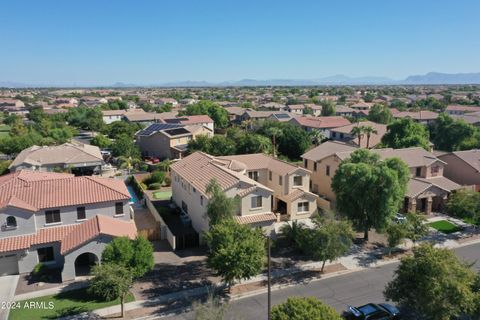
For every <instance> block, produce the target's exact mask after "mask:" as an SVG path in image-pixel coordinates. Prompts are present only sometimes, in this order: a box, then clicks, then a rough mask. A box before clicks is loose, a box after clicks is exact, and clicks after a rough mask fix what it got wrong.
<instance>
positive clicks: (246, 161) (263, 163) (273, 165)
mask: <svg viewBox="0 0 480 320" xmlns="http://www.w3.org/2000/svg"><path fill="white" fill-rule="evenodd" d="M217 159H218V160H226V161H228V165H230V163H231V162H233V161H236V162H237V163H241V164H243V165H244V166H245V170H261V169H268V170H271V171H273V172H275V173H277V174H280V175H285V174H288V173H290V172H293V171H295V170H302V171H306V172H309V171H308V170H306V169H305V168H302V167H299V166H296V165H293V164H291V163H288V162H286V161H282V160H279V159H277V158H273V157H271V156H268V155H266V154H263V153H253V154H240V155H233V156H221V157H217Z"/></svg>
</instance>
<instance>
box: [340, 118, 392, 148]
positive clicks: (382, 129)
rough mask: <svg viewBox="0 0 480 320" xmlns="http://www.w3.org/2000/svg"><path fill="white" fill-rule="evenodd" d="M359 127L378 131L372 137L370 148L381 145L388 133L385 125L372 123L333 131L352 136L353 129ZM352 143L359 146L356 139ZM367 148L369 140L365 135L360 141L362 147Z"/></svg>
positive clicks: (360, 123) (366, 122)
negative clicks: (367, 127)
mask: <svg viewBox="0 0 480 320" xmlns="http://www.w3.org/2000/svg"><path fill="white" fill-rule="evenodd" d="M358 126H370V127H372V128H374V129H375V130H376V131H377V133H373V134H371V135H370V141H369V147H374V146H376V145H377V144H379V143H380V142H381V140H382V137H383V136H384V134H385V133H387V126H386V125H385V124H380V123H376V122H372V121H361V122H356V123H352V124H349V125H346V126H343V127H339V128H333V129H332V130H331V131H332V132H339V133H346V134H350V132H352V129H353V128H354V127H358ZM350 143H353V144H355V145H357V146H358V139H357V138H356V137H354V138H353V139H352V141H351V142H350ZM366 146H367V138H366V135H365V134H364V135H363V137H362V139H360V147H366Z"/></svg>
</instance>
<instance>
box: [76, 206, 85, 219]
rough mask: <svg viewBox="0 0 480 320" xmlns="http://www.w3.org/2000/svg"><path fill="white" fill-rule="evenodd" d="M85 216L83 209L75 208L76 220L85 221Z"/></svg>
mask: <svg viewBox="0 0 480 320" xmlns="http://www.w3.org/2000/svg"><path fill="white" fill-rule="evenodd" d="M86 218H87V215H86V213H85V207H78V208H77V220H85V219H86Z"/></svg>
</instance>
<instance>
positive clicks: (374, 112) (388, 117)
mask: <svg viewBox="0 0 480 320" xmlns="http://www.w3.org/2000/svg"><path fill="white" fill-rule="evenodd" d="M392 119H393V115H392V111H390V109H389V108H388V107H387V106H386V105H383V104H379V103H376V104H374V105H373V106H372V107H371V108H370V111H369V112H368V120H370V121H373V122H376V123H382V124H389V123H390V122H392Z"/></svg>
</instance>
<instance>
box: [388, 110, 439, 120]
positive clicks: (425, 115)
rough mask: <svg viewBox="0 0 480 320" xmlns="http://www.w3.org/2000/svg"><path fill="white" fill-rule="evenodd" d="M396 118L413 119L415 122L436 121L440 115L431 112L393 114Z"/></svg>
mask: <svg viewBox="0 0 480 320" xmlns="http://www.w3.org/2000/svg"><path fill="white" fill-rule="evenodd" d="M393 117H394V118H412V119H414V120H434V119H436V118H438V113H436V112H433V111H429V110H420V111H401V112H398V113H394V114H393Z"/></svg>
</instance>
